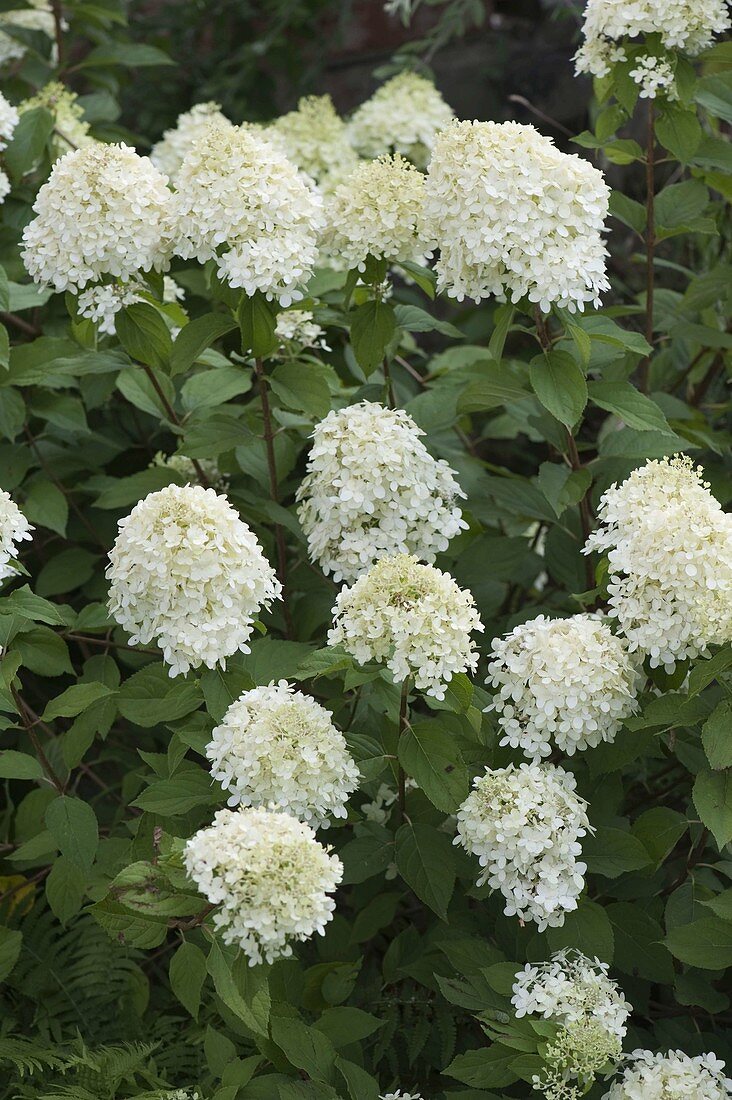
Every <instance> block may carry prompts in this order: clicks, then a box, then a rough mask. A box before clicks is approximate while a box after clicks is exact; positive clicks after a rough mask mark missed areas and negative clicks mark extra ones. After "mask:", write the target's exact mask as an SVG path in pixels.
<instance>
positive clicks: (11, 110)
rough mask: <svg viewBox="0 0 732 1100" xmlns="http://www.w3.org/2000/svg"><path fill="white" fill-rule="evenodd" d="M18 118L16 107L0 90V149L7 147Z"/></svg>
mask: <svg viewBox="0 0 732 1100" xmlns="http://www.w3.org/2000/svg"><path fill="white" fill-rule="evenodd" d="M19 120H20V114H19V112H18V108H17V107H14V106H13V104H12V103H10V101H9V100H7V99H6V98H5V96H4V95H3V94H2V92H0V150H2V149H7V147H8V143H9V142H10V140H11V138H12V136H13V133H14V132H15V127H16V126H17V125H18V122H19Z"/></svg>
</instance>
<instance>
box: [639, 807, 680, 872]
mask: <svg viewBox="0 0 732 1100" xmlns="http://www.w3.org/2000/svg"><path fill="white" fill-rule="evenodd" d="M687 828H688V822H687V820H686V818H685V817H684V816H683V814H680V813H677V811H676V810H671V809H669V808H668V807H667V806H653V807H651V809H650V810H646V812H645V813H643V814H641V815H640V817H639V818H638V820H637V821H635V822H634V823H633V835H634V836H636V837H637V838H638V840H640V842H641V844H643V846H644V847H645V849H646V851H647V852H648V854H649V856H650V857H651V859H652V860H653V861H654V863H662V862H663V860H665V859H666V857H667V856H668V855H669V854H670V853H671V851H672V850H673V848H674V847H675V846H676V844H677V843H678V841H679V840H681V837H682V836H683V835H684V833H685V832H686V830H687Z"/></svg>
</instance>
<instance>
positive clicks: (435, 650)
mask: <svg viewBox="0 0 732 1100" xmlns="http://www.w3.org/2000/svg"><path fill="white" fill-rule="evenodd" d="M333 616H334V618H333V627H332V628H331V630H330V631H329V632H328V644H329V645H339V644H340V645H342V646H343V647H344V648H345V649H346V650H347V651H348V652H349V653H351V654H352V655H353V656H354V657H355V659H356V660H357V661H358V662H359V664H365V663H366V662H367V661H383V662H385V664H386V666H387V668H388V669H389V670H390V671H391V674H392V676H393V677H394V679H395V681H396V682H397V683H401V682H402V681H403V680H406V678H407V677H408V676H413V677H414V682H415V685H416V687H417V688H418V689H419V690H420V691H424V692H426V693H427V695H432V696H434V698H435V699H444V697H445V690H446V687H447V684H449V682H450V680H451V679H452V677H453V676H454V675H455V673H457V672H465V671H467V670H468V669H474V668H475V666H476V664H477V661H478V654H477V652H476V649H475V643H474V641H473V639H472V638H471V637H470V635H471V633H472V631H481V630H482V629H483V624H482V623H481V621H480V618H479V616H478V612H477V611H476V609H475V603H474V601H473V597H472V595H471V594H470V592H467V591H465V590H464V589H462V588H459V587H458V586H457V584H456V583H455V581H454V580H453V579H452V577H451V576H450V575H449V573H443V572H442V571H441V570H440V569H435V567H434V566H433V565H421V564H420V563H419V562H418V561H417V559H416V558H415V557H412V556H411V555H409V554H399V555H397V556H396V557H393V558H382V559H381V560H380V561H378V562H377V563H376V564H375V565H374V566H372V567H371V569H370V570H369V572H368V573H365V574H364V575H363V576H362V577H359V578H358V580H357V581H356V582H355V584H353V585H352V586H351V587H350V588H343V589H342V590H341V591H340V593H339V594H338V597H337V599H336V602H335V607H334V608H333Z"/></svg>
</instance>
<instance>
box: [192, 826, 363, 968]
mask: <svg viewBox="0 0 732 1100" xmlns="http://www.w3.org/2000/svg"><path fill="white" fill-rule="evenodd" d="M184 858H185V865H186V870H187V872H188V875H189V876H190V878H191V879H192V880H193V882H195V884H196V886H197V887H198V889H199V890H200V891H201V893H202V894H204V896H205V897H207V898H208V900H209V901H210V902H211V903H212V904H213V905H216V906H218V908H217V909H216V910H215V912H214V913H213V916H212V920H213V923H214V926H215V927H216V928H217V929H218V930H219V931H220V932H221V935H222V938H223V940H224V943H235V944H238V945H239V946H240V947H241V949H242V951H243V952H244V954H245V955H246V956H247V958H248V959H249V963H250V965H251V966H254V965H256V964H257V963H261V962H274V960H275V959H279V958H284V957H286V956H288V955H291V954H292V943H293V942H294V941H297V940H306V939H308V938H309V937H310V936H312V935H314V934H315V933H316V932H317V933H319V934H320V935H322V934H323V933H324V931H325V926H326V924H327V923H328V921H330V920H331V919H332V916H333V910H334V909H335V902H334V901H333V899H332V898H331V897H330V896H329V895H330V894H332V893H333V891H334V890H335V888H336V887H337V885H338V883H339V882H340V880H341V878H342V876H343V865H342V863H341V861H340V860H339V859H338V857H337V856H334V855H330V854H329V850H328V849H327V848H325V847H324V846H323V845H322V844H319V843H318V841H317V840H316V839H315V834H314V832H313V830H312V829H311V828H310V827H309V826H308V825H305V824H304V823H303V822H301V821H296V820H295V818H294V817H290V815H289V814H282V813H271V812H269V811H267V810H257V809H239V810H219V811H218V813H217V814H216V815H215V817H214V819H213V822H212V824H211V825H209V826H208V827H206V828H204V829H201V830H199V832H197V833H195V834H194V835H193V836H192V837H191V839H190V840H189V841H188V843H187V845H186V848H185V854H184Z"/></svg>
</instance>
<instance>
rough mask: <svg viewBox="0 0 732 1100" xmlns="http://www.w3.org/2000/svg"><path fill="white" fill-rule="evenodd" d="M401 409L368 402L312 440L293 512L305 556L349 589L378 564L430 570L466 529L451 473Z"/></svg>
mask: <svg viewBox="0 0 732 1100" xmlns="http://www.w3.org/2000/svg"><path fill="white" fill-rule="evenodd" d="M423 435H424V432H423V431H422V430H421V429H420V428H419V427H418V426H417V425H416V424H415V422H414V421H413V420H412V418H411V417H410V416H409V414H408V413H406V412H404V410H403V409H387V408H385V407H384V406H383V405H379V404H377V403H375V402H371V401H362V402H360V403H359V404H358V405H349V406H348V407H347V408H345V409H340V410H338V411H335V410H334V411H332V412H330V413H328V415H327V416H326V418H325V420H322V421H321V422H320V424H318V425H317V427H316V428H315V431H314V432H313V447H312V450H311V452H310V457H309V459H308V473H307V475H306V476H305V478H304V480H303V481H302V483H301V485H300V488H299V490H298V494H297V496H298V500H300V501H301V502H302V503H301V504H300V508H299V511H298V515H299V518H300V523H301V524H302V527H303V530H304V532H305V534H306V536H307V540H308V549H309V551H310V556H311V557H312V558H313V559H314V560H315V561H317V562H318V563H319V565H320V567H321V569H323V571H324V572H325V573H332V574H333V576H334V578H335V580H336V581H340V580H345V581H347V582H349V583H350V582H351V581H353V580H355V579H356V577H358V576H360V575H361V574H362V573H363V572H365V571H366V570H367V569H369V568H370V567H371V566H372V565H373V564H374V562H375V561H377V560H378V559H379V558H383V557H389V556H391V555H394V554H414V555H415V556H416V557H418V558H420V559H421V560H423V561H427V562H433V561H434V560H435V556H436V555H437V554H439V553H442V552H443V551H445V550H446V549H447V547H448V544H449V541H450V539H451V538H453V537H454V536H455V535H457V534H458V533H459V532H460V531H461V530H464V529H465V528H466V527H467V524H466V523H465V521H464V520H463V518H462V513H461V511H460V508H459V507H458V504H457V501H458V499H459V498H460V497H463V496H464V495H465V494H464V493H463V491H462V489H461V488H460V486H459V485H458V483H457V481H456V480H455V475H454V472H453V471H452V470H451V469H450V467H449V466H448V464H447V463H446V462H444V461H438V460H436V459H434V458H433V457H432V455H431V454H430V453H429V451H428V450H427V448H426V447H425V445H424V443H423V442H422V436H423Z"/></svg>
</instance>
